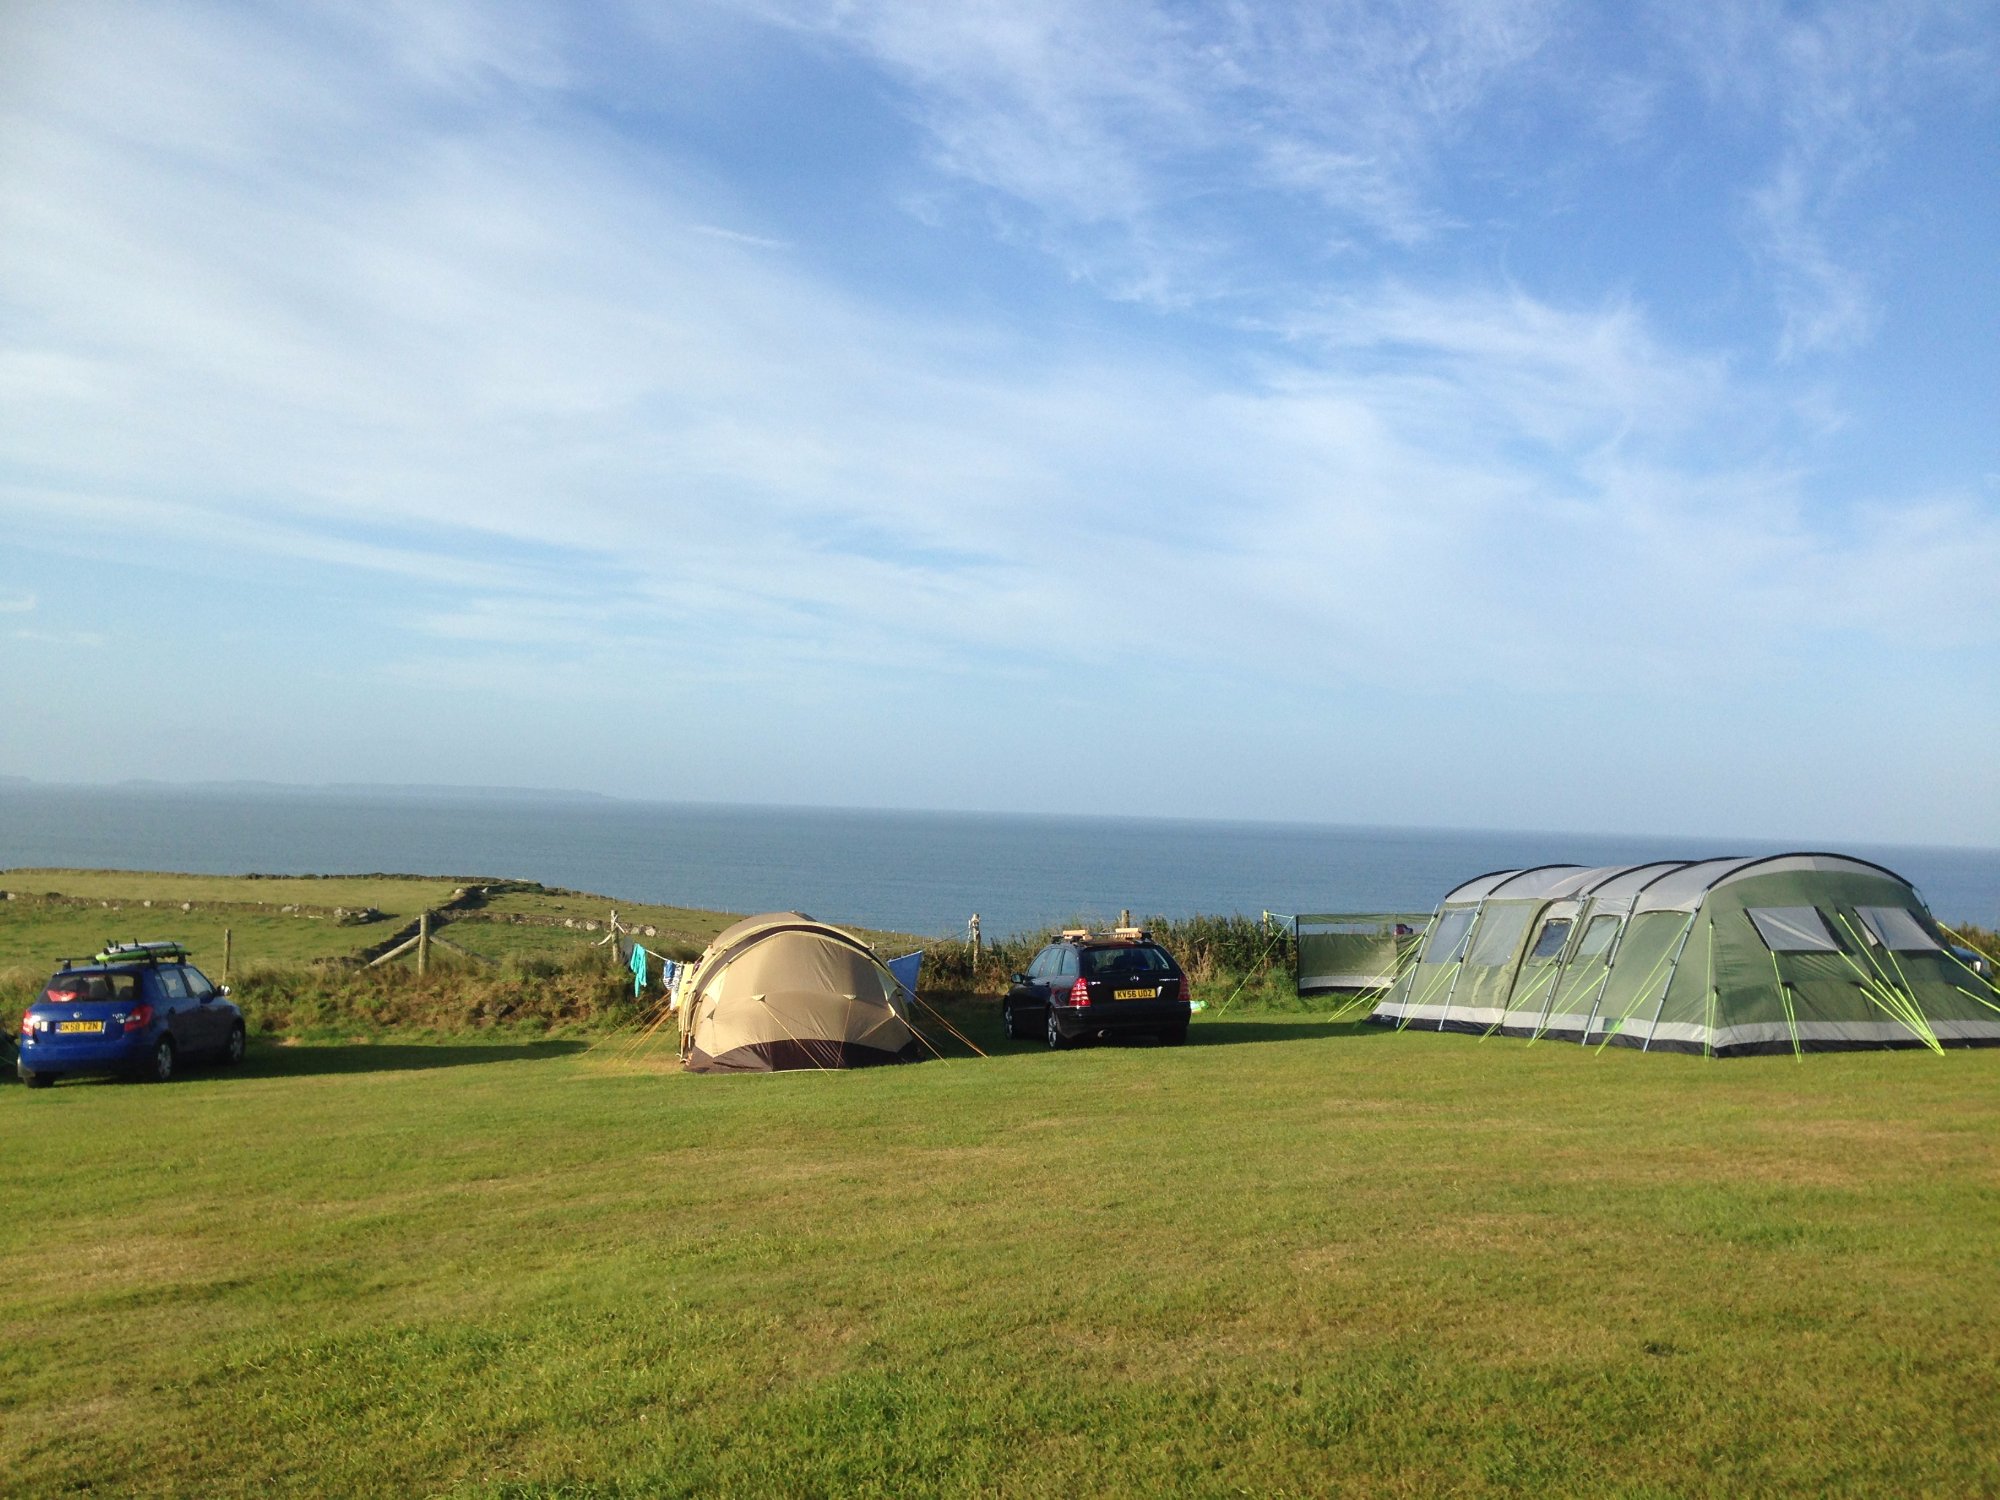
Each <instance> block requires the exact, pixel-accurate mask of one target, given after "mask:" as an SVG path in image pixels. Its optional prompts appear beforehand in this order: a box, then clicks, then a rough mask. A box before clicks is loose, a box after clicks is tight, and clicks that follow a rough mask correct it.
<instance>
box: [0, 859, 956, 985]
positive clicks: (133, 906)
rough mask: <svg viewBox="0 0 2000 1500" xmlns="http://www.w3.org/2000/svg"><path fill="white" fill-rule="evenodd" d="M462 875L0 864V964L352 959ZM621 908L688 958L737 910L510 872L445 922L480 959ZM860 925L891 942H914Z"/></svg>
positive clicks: (558, 939)
mask: <svg viewBox="0 0 2000 1500" xmlns="http://www.w3.org/2000/svg"><path fill="white" fill-rule="evenodd" d="M489 878H490V877H489ZM467 883H468V881H467V880H461V879H451V880H436V879H426V878H422V877H412V876H397V875H332V876H321V877H291V876H241V875H174V874H161V873H153V872H144V871H136V872H135V871H122V870H35V869H11V870H0V891H7V892H10V893H12V894H13V896H14V899H13V900H4V901H0V975H11V976H12V977H13V980H14V983H15V986H16V987H18V986H19V985H22V984H27V983H32V982H34V981H38V980H40V979H42V978H45V977H46V976H47V974H48V970H49V965H50V964H51V963H52V962H53V961H54V960H55V959H57V958H60V957H65V956H85V955H89V954H92V953H95V952H97V951H98V950H99V949H100V948H101V947H103V945H104V944H105V943H106V942H107V941H120V942H122V941H126V940H129V939H148V938H173V939H175V940H176V941H179V942H182V943H185V944H186V945H187V946H188V948H189V950H190V951H191V952H192V953H193V955H194V958H195V961H196V962H197V963H200V964H204V965H206V966H207V967H208V968H209V969H210V970H212V971H214V972H215V973H216V974H217V975H218V976H219V975H220V972H221V964H222V948H223V932H224V930H225V929H226V930H228V931H229V932H230V934H231V948H232V954H233V960H234V963H235V965H236V966H237V967H238V968H250V967H254V966H256V965H259V964H264V965H269V964H299V963H310V962H313V961H315V960H319V959H328V958H348V957H352V956H353V955H354V954H356V953H359V952H360V951H361V950H362V949H364V948H367V947H368V946H370V945H371V944H374V943H378V942H380V941H382V940H383V939H384V938H386V937H388V936H389V935H390V934H391V933H393V932H395V931H396V930H397V929H398V928H399V927H401V926H403V925H404V924H405V923H408V922H410V921H413V920H415V918H416V916H417V914H418V913H419V912H421V911H424V910H425V909H427V908H437V907H441V906H443V905H445V904H446V903H447V902H449V901H450V900H451V899H452V896H453V894H454V892H455V891H456V890H457V889H458V888H459V887H460V886H461V885H464V884H467ZM370 908H372V909H373V910H375V911H378V912H380V913H381V916H380V917H379V919H377V920H373V921H369V922H363V923H359V924H356V925H342V924H341V922H340V921H339V920H338V919H337V918H336V917H335V916H334V913H335V912H336V911H337V910H347V911H358V910H362V909H370ZM614 909H615V910H616V911H617V913H618V916H619V920H620V921H621V922H622V923H623V924H625V925H626V926H627V927H628V928H631V929H635V930H639V931H642V932H643V931H644V929H646V928H651V929H652V931H651V932H650V933H646V934H645V941H646V942H647V943H648V944H649V945H650V946H651V947H652V948H653V949H654V950H655V951H656V952H659V953H662V954H666V955H667V956H669V957H673V956H683V957H693V956H694V955H696V954H698V953H700V951H701V950H702V948H703V947H704V946H705V945H706V944H707V942H708V940H709V939H710V938H712V937H714V936H715V934H716V933H718V932H720V931H721V930H722V929H723V928H724V927H726V926H727V925H728V924H729V923H731V922H733V921H734V920H735V917H734V916H733V915H731V914H730V913H728V912H719V911H703V910H697V909H694V908H690V907H681V906H658V905H651V904H648V903H645V902H638V901H621V900H619V899H617V898H615V897H611V896H597V895H591V894H589V893H586V892H581V891H562V890H550V889H544V888H542V887H540V886H536V885H533V884H532V883H528V882H504V883H497V884H496V889H495V890H494V893H493V894H492V896H491V897H490V898H489V899H487V900H486V901H485V902H484V903H483V904H481V905H480V906H479V907H478V908H477V909H475V910H472V911H469V912H465V913H462V914H460V916H459V919H458V920H454V921H453V922H452V923H451V925H450V927H449V929H448V930H447V929H445V928H442V927H441V928H440V929H439V930H440V932H441V933H443V934H444V935H445V936H446V937H448V938H449V940H450V941H451V942H453V943H455V944H457V945H458V946H460V947H462V948H465V949H467V950H468V951H470V952H472V953H475V954H477V955H479V956H480V957H483V958H490V959H496V960H497V959H508V958H514V959H521V958H536V959H558V960H560V959H563V958H568V957H572V956H574V955H575V954H576V953H578V952H579V951H580V950H583V949H587V948H589V947H590V946H591V945H593V944H594V943H596V942H597V941H598V940H599V939H600V938H601V937H602V936H603V927H604V924H605V923H606V922H607V920H608V918H609V917H610V915H611V913H612V911H613V910H614ZM565 922H570V923H573V924H574V925H573V926H564V925H563V924H564V923H565ZM856 930H857V931H860V932H861V933H862V934H863V936H865V937H867V938H869V939H870V940H871V941H877V942H880V943H882V944H883V945H884V946H885V948H887V949H889V950H893V951H901V949H903V948H906V947H911V946H914V945H915V944H916V942H917V941H918V940H917V939H914V938H909V937H907V936H904V935H901V934H896V933H884V932H875V931H872V930H869V929H856Z"/></svg>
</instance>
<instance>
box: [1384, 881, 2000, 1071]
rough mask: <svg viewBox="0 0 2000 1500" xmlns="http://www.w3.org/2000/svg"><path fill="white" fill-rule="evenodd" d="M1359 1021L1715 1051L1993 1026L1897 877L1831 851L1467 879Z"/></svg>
mask: <svg viewBox="0 0 2000 1500" xmlns="http://www.w3.org/2000/svg"><path fill="white" fill-rule="evenodd" d="M1370 1019H1371V1020H1373V1021H1376V1022H1379V1023H1382V1024H1385V1025H1395V1026H1398V1027H1421V1028H1424V1029H1428V1030H1436V1031H1467V1032H1479V1033H1490V1032H1495V1031H1497V1032H1499V1033H1501V1034H1502V1035H1503V1036H1525V1037H1552V1038H1560V1039H1565V1040H1569V1041H1581V1042H1587V1043H1604V1042H1608V1043H1615V1044H1617V1045H1619V1046H1622V1047H1637V1048H1640V1049H1642V1050H1651V1051H1660V1050H1665V1051H1670V1052H1703V1053H1709V1054H1712V1055H1717V1056H1732V1055H1739V1054H1744V1053H1753V1052H1805V1051H1831V1050H1836V1049H1844V1048H1860V1047H1901V1046H1926V1047H1931V1048H1940V1047H1945V1046H1977V1045H1981V1044H1994V1043H2000V994H1996V992H1995V991H1994V989H1993V988H1992V986H1991V985H1989V984H1988V983H1987V982H1986V981H1985V980H1984V979H1982V978H1981V977H1980V976H1978V975H1977V974H1975V973H1973V972H1972V970H1970V969H1969V968H1967V967H1966V966H1965V964H1963V963H1962V962H1960V961H1959V959H1958V958H1957V956H1956V955H1954V954H1953V953H1952V952H1951V950H1950V948H1949V947H1948V946H1947V945H1946V944H1945V943H1943V942H1942V941H1941V940H1940V938H1939V935H1938V928H1937V925H1936V923H1935V922H1934V921H1933V920H1932V918H1931V915H1930V912H1929V910H1928V909H1927V908H1926V907H1925V906H1924V903H1923V899H1922V898H1921V897H1920V896H1918V894H1917V892H1916V891H1915V889H1914V888H1912V887H1911V885H1910V883H1909V882H1908V881H1906V880H1904V879H1903V878H1902V877H1901V876H1899V875H1897V874H1895V873H1893V872H1892V871H1889V870H1885V869H1883V868H1882V867H1881V866H1880V865H1875V864H1870V863H1869V862H1868V861H1867V860H1862V859H1850V858H1848V857H1846V856H1844V855H1839V854H1781V855H1773V856H1768V857H1764V858H1758V859H1710V860H1698V861H1690V860H1667V861H1662V862H1660V863H1657V864H1648V865H1630V866H1613V867H1606V868H1600V869H1584V868H1581V867H1580V866H1577V865H1543V866H1540V867H1537V868H1535V869H1528V870H1500V871H1496V872H1494V873H1492V874H1489V875H1482V876H1480V877H1478V878H1477V879H1476V880H1470V881H1467V882H1466V883H1465V884H1464V885H1461V886H1459V887H1458V889H1456V890H1454V891H1452V892H1451V893H1450V894H1449V895H1447V896H1446V897H1445V898H1444V900H1443V902H1442V903H1441V904H1440V905H1439V906H1438V909H1437V911H1436V913H1435V914H1434V915H1433V916H1432V918H1431V922H1430V926H1429V928H1428V930H1427V931H1426V933H1425V935H1424V942H1423V946H1422V948H1421V949H1420V950H1419V951H1418V953H1417V955H1416V961H1415V962H1414V963H1412V964H1410V965H1409V966H1408V967H1406V968H1405V970H1404V971H1403V973H1402V974H1401V975H1400V976H1399V977H1398V978H1397V980H1396V982H1395V984H1394V985H1393V986H1392V987H1391V988H1390V990H1389V992H1388V994H1387V995H1386V997H1385V998H1384V999H1383V1001H1382V1003H1381V1004H1380V1005H1379V1006H1377V1007H1376V1010H1375V1012H1374V1014H1373V1015H1372V1016H1371V1017H1370Z"/></svg>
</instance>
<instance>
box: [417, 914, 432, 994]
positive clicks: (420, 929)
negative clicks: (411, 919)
mask: <svg viewBox="0 0 2000 1500" xmlns="http://www.w3.org/2000/svg"><path fill="white" fill-rule="evenodd" d="M430 961H431V914H430V913H429V912H427V911H426V912H423V913H422V914H420V915H419V916H418V917H417V978H419V979H422V978H423V977H424V970H425V969H427V968H429V967H430Z"/></svg>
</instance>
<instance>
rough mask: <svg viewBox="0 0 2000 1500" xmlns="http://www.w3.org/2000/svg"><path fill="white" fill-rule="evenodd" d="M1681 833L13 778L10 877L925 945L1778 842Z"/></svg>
mask: <svg viewBox="0 0 2000 1500" xmlns="http://www.w3.org/2000/svg"><path fill="white" fill-rule="evenodd" d="M1800 847H1810V846H1800V845H1797V844H1789V845H1788V844H1777V843H1772V842H1770V841H1768V840H1758V839H1740V838H1736V839H1732V838H1719V837H1685V836H1681V837H1676V836H1664V835H1657V834H1655V835H1606V834H1576V833H1551V832H1539V833H1538V832H1528V831H1520V832H1504V831H1494V830H1484V829H1441V828H1395V827H1355V826H1341V825H1333V824H1319V823H1305V822H1298V823H1292V822H1208V821H1202V820H1198V819H1180V818H1117V817H1040V816H1025V815H1017V814H999V813H960V812H899V811H886V810H880V809H859V808H816V807H749V806H729V805H717V804H706V803H670V802H638V801H620V800H615V799H612V798H602V797H583V796H565V795H560V794H532V793H515V792H495V793H487V792H477V791H465V790H459V789H450V788H416V789H406V790H395V791H385V790H379V789H369V788H340V789H330V790H318V789H306V788H297V789H294V788H265V787H257V786H251V787H243V786H237V785H230V786H225V787H206V786H197V787H187V786H169V785H159V784H142V785H120V786H108V787H105V786H91V787H86V786H60V785H51V784H46V783H38V782H21V781H7V782H0V888H4V887H5V886H6V884H7V879H6V876H5V874H4V872H5V871H6V870H9V869H18V868H34V867H62V868H90V869H126V870H172V871H182V872H187V873H192V874H209V875H236V874H267V875H281V874H374V873H385V874H411V875H447V876H465V877H481V876H484V877H493V878H507V879H520V880H534V881H539V882H541V883H542V884H543V885H548V886H559V887H563V888H566V889H570V890H578V891H589V892H595V893H599V894H602V895H605V896H607V897H614V898H618V899H622V900H627V901H634V902H649V903H658V904H662V905H671V906H691V907H702V908H708V909H713V910H721V911H731V912H758V911H804V912H808V913H810V914H812V915H813V916H816V917H819V918H821V919H823V920H827V921H834V922H840V923H844V924H848V925H853V926H858V927H871V928H877V929H881V930H885V931H894V932H907V933H916V934H920V935H923V936H927V937H933V936H934V937H945V936H952V935H962V934H963V933H964V932H965V930H966V924H967V921H968V920H969V919H970V918H971V917H972V916H973V915H974V914H977V915H978V917H979V919H980V926H981V931H982V932H983V933H984V934H985V935H986V936H988V937H1001V936H1009V935H1014V934H1019V933H1023V932H1029V931H1034V930H1039V929H1044V928H1047V927H1049V926H1051V925H1053V924H1057V923H1064V922H1069V921H1073V920H1083V921H1093V922H1102V921H1106V920H1109V919H1111V918H1114V917H1116V916H1117V915H1118V914H1119V913H1120V912H1121V911H1130V912H1131V913H1132V914H1133V916H1134V917H1135V918H1140V919H1143V918H1147V917H1185V916H1192V915H1197V914H1207V915H1217V916H1221V915H1229V914H1231V913H1243V914H1247V915H1251V916H1256V915H1258V914H1260V913H1263V912H1274V913H1278V914H1280V915H1283V916H1298V915H1304V914H1313V913H1327V912H1427V911H1429V910H1430V909H1431V908H1432V907H1433V906H1435V905H1436V904H1437V901H1438V899H1439V898H1440V897H1441V896H1443V895H1444V893H1445V892H1446V891H1448V890H1450V889H1451V888H1452V887H1453V886H1455V885H1457V884H1459V883H1460V882H1461V881H1464V880H1466V879H1469V878H1471V877H1472V876H1474V875H1479V874H1482V873H1484V872H1486V871H1489V870H1500V869H1511V868H1518V867H1523V866H1528V865H1541V864H1556V863H1563V864H1582V865H1600V864H1637V863H1640V862H1643V861H1648V860H1656V859H1676V858H1678V859H1696V858H1708V857H1712V856H1716V855H1736V854H1742V855H1755V854H1776V853H1784V852H1787V851H1788V850H1793V849H1798V848H1800ZM1837 852H1839V853H1843V854H1853V855H1857V856H1859V857H1861V858H1863V859H1869V860H1873V861H1875V862H1876V863H1878V864H1882V865H1886V866H1888V867H1889V868H1890V869H1892V870H1895V871H1896V872H1897V873H1898V874H1901V875H1903V876H1904V877H1905V878H1907V879H1909V880H1910V881H1912V882H1914V883H1915V885H1916V886H1917V888H1918V889H1919V890H1920V891H1921V892H1922V893H1923V894H1924V896H1925V898H1926V900H1927V901H1928V902H1929V904H1930V907H1931V909H1932V911H1933V912H1934V913H1936V915H1937V916H1939V917H1940V918H1942V919H1943V920H1944V921H1946V922H1951V923H1965V922H1970V923H1976V924H1978V925H1980V926H1984V927H2000V850H1993V849H1973V848H1947V847H1935V846H1926V845H1912V846H1908V847H1895V846H1882V845H1869V844H1842V845H1839V846H1837Z"/></svg>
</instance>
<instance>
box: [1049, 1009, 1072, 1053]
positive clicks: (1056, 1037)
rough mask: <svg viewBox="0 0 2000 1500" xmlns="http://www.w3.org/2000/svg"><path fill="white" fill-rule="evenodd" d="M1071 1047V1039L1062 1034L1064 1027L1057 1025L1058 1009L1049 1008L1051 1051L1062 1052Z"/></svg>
mask: <svg viewBox="0 0 2000 1500" xmlns="http://www.w3.org/2000/svg"><path fill="white" fill-rule="evenodd" d="M1067 1046H1069V1038H1068V1037H1066V1036H1064V1035H1063V1034H1062V1027H1061V1026H1059V1025H1058V1024H1056V1008H1055V1007H1054V1006H1053V1005H1051V1006H1050V1007H1049V1051H1051V1052H1060V1051H1062V1050H1063V1049H1064V1048H1066V1047H1067Z"/></svg>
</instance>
